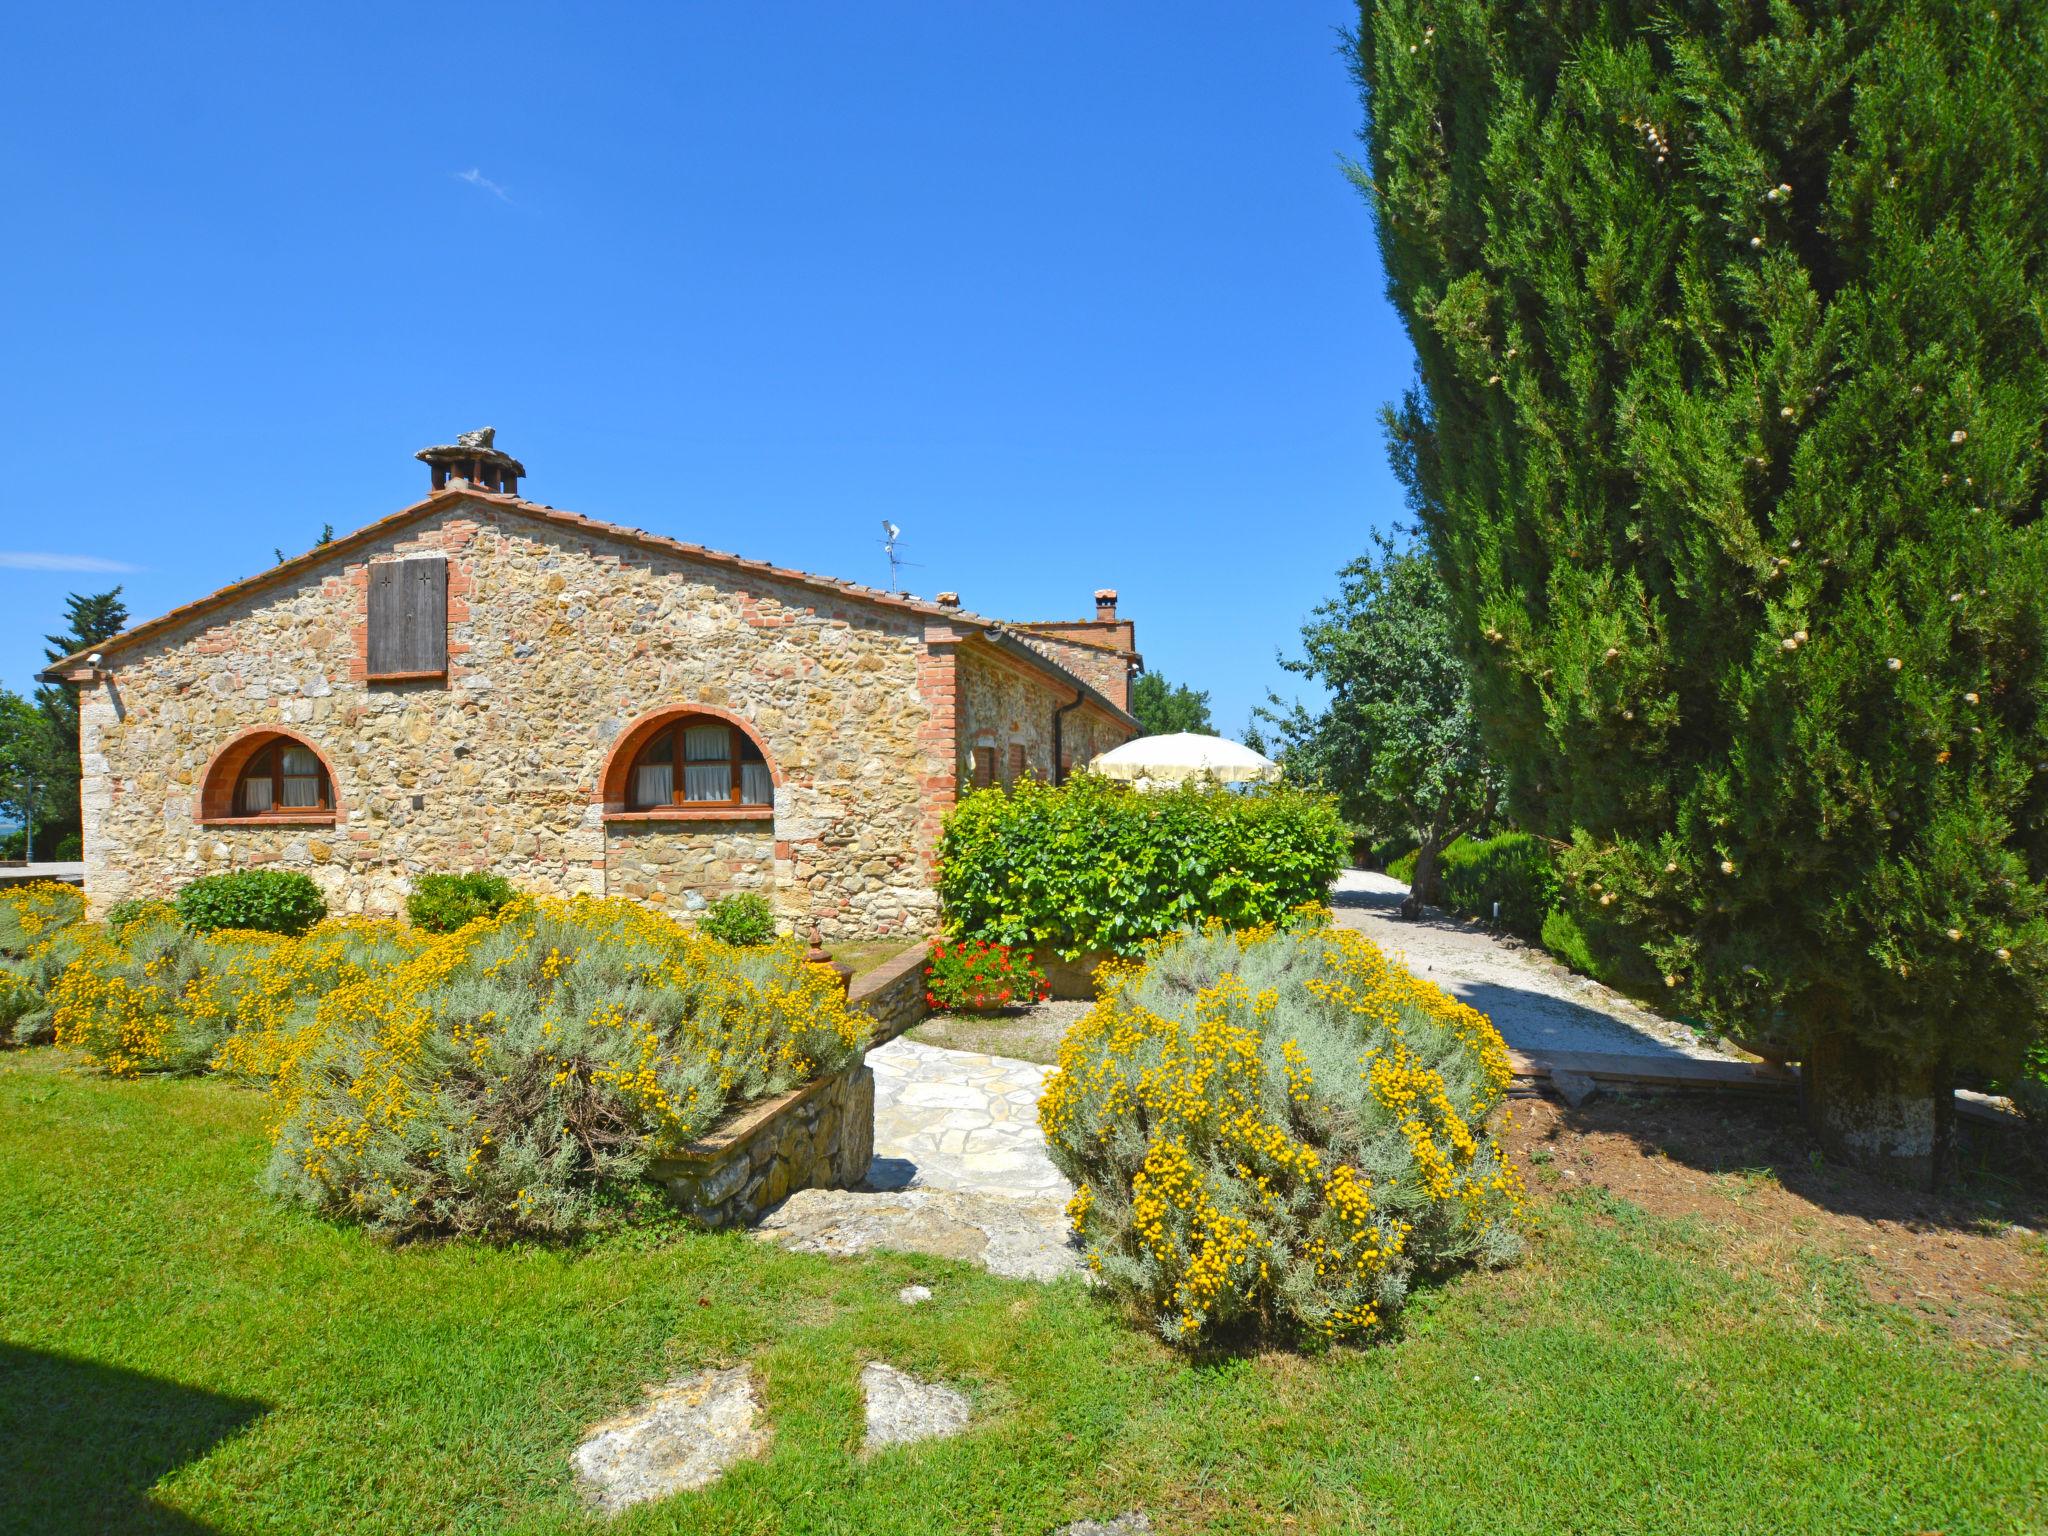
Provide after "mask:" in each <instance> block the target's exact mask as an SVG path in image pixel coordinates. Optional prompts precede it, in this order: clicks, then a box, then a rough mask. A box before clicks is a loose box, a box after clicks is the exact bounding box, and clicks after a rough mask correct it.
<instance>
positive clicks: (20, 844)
mask: <svg viewBox="0 0 2048 1536" xmlns="http://www.w3.org/2000/svg"><path fill="white" fill-rule="evenodd" d="M76 758H77V754H76V753H75V752H69V753H67V751H66V749H65V746H64V739H63V738H62V737H61V736H60V735H59V734H58V731H57V727H56V726H55V725H53V724H52V723H51V720H50V717H49V715H48V714H46V713H45V712H44V711H43V710H40V709H38V708H37V707H36V706H35V705H34V704H32V703H30V702H29V701H28V700H27V699H24V698H23V697H22V696H21V695H20V694H18V693H15V692H12V691H11V690H9V689H6V688H0V812H5V813H6V814H7V815H8V816H10V817H12V818H13V819H14V820H15V821H18V822H19V823H20V824H21V826H20V829H19V830H18V831H17V832H16V833H15V834H13V835H12V836H10V837H9V838H8V839H7V841H8V843H9V844H10V846H9V848H8V856H9V857H20V856H23V855H24V854H26V853H28V852H33V853H34V854H35V856H36V857H37V858H38V859H47V858H50V857H52V856H53V855H52V853H51V851H50V850H51V848H52V846H53V845H54V843H55V842H56V841H57V840H58V838H59V837H61V835H62V834H61V831H60V828H59V824H60V823H61V822H62V819H63V814H64V807H65V806H66V805H67V804H69V803H70V802H72V801H75V800H76V798H77V790H76V786H75V785H73V784H72V783H71V781H72V778H73V777H74V776H75V774H76V772H77V763H76ZM67 785H68V786H70V787H69V788H67ZM67 796H68V799H67Z"/></svg>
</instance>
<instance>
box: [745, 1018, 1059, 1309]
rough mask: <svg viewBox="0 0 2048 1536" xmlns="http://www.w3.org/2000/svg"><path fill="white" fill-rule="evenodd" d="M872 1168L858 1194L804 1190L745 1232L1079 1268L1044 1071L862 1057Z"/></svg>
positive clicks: (1000, 1062) (816, 1247) (804, 1243)
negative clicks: (869, 1090)
mask: <svg viewBox="0 0 2048 1536" xmlns="http://www.w3.org/2000/svg"><path fill="white" fill-rule="evenodd" d="M868 1065H869V1066H870V1067H871V1068H873V1069H874V1074H875V1161H874V1163H873V1165H872V1166H871V1167H870V1168H869V1170H868V1177H867V1182H866V1184H865V1185H863V1186H862V1187H861V1188H859V1189H804V1190H799V1191H797V1193H795V1194H793V1195H791V1196H790V1197H789V1199H787V1200H785V1201H784V1202H783V1203H782V1204H781V1205H779V1206H777V1207H776V1208H775V1209H774V1210H773V1211H771V1212H770V1213H769V1214H768V1216H767V1217H766V1218H765V1219H763V1221H762V1222H761V1224H760V1225H759V1226H758V1227H757V1228H755V1232H756V1234H757V1235H758V1236H759V1237H760V1238H762V1239H763V1240H764V1241H768V1242H774V1243H780V1244H781V1245H782V1246H783V1247H785V1248H791V1249H794V1250H796V1251H797V1252H800V1253H828V1254H840V1255H847V1254H856V1253H865V1252H867V1251H868V1250H870V1249H874V1248H890V1249H895V1250H898V1251H900V1252H907V1253H925V1254H931V1255H933V1256H934V1257H937V1258H947V1259H964V1260H967V1261H969V1262H971V1263H975V1264H979V1265H981V1266H982V1267H983V1268H984V1269H988V1270H991V1271H993V1272H994V1273H996V1274H999V1275H1009V1276H1012V1277H1014V1278H1017V1279H1025V1280H1054V1279H1057V1278H1059V1277H1060V1276H1061V1275H1067V1274H1074V1273H1077V1272H1078V1271H1079V1269H1080V1256H1079V1254H1078V1253H1077V1252H1076V1251H1075V1250H1074V1248H1073V1247H1072V1246H1071V1245H1070V1243H1069V1241H1068V1228H1067V1216H1066V1202H1067V1200H1068V1199H1069V1197H1071V1196H1072V1194H1073V1192H1074V1188H1073V1186H1072V1185H1071V1184H1069V1183H1068V1182H1067V1181H1066V1180H1065V1179H1064V1178H1062V1177H1061V1176H1060V1171H1059V1170H1058V1169H1057V1168H1055V1167H1053V1165H1052V1160H1051V1159H1050V1158H1049V1157H1048V1156H1047V1155H1046V1151H1045V1137H1044V1135H1043V1134H1042V1133H1041V1132H1040V1131H1039V1129H1038V1096H1039V1094H1040V1092H1041V1091H1042V1090H1043V1088H1044V1086H1045V1079H1046V1076H1047V1074H1049V1073H1050V1072H1051V1070H1052V1069H1051V1068H1050V1067H1042V1066H1039V1065H1038V1064H1036V1063H1035V1062H1029V1061H1015V1060H1012V1059H1011V1058H1009V1057H1006V1056H983V1055H980V1054H978V1053H976V1052H972V1051H950V1050H946V1049H944V1048H942V1047H940V1046H935V1045H923V1044H920V1043H918V1042H917V1041H914V1040H906V1039H902V1038H900V1037H899V1038H898V1039H895V1040H891V1041H890V1042H889V1043H888V1044H886V1045H881V1046H877V1047H876V1048H875V1049H874V1050H872V1051H870V1052H868Z"/></svg>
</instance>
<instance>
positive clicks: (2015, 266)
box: [1354, 0, 2048, 1180]
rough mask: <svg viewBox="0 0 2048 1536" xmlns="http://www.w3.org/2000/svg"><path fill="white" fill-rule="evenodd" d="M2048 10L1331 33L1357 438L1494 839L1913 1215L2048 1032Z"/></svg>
mask: <svg viewBox="0 0 2048 1536" xmlns="http://www.w3.org/2000/svg"><path fill="white" fill-rule="evenodd" d="M2044 14H2048V5H2044V0H2018V3H2015V0H1977V3H1974V4H1971V5H1963V4H1959V3H1954V0H1840V3H1820V0H1775V3H1762V0H1678V3H1672V0H1655V3H1652V0H1606V3H1604V4H1597V5H1596V4H1592V3H1587V0H1377V3H1375V0H1365V3H1364V4H1362V6H1361V25H1360V28H1359V31H1358V33H1357V34H1356V36H1355V38H1354V48H1355V62H1356V67H1357V72H1358V78H1359V82H1360V86H1361V90H1362V93H1363V97H1364V101H1365V105H1366V115H1367V130H1366V139H1367V144H1368V146H1369V160H1368V162H1367V163H1366V164H1365V165H1363V166H1360V167H1357V168H1355V172H1354V174H1355V176H1356V177H1357V179H1358V180H1359V181H1360V182H1361V184H1362V185H1363V186H1364V187H1365V189H1366V190H1367V192H1368V195H1369V197H1370V199H1371V201H1372V204H1373V207H1374V210H1375V213H1376V217H1377V223H1378V229H1379V236H1380V244H1381V249H1382V252H1383V255H1384V260H1385V266H1386V270H1387V274H1388V282H1389V288H1390V291H1391V294H1392V297H1393V300H1394V302H1395V304H1396V305H1397V307H1398V308H1399V311H1400V313H1401V315H1402V317H1403V319H1404V321H1405V322H1406V324H1407V327H1408V330H1409V334H1410V336H1411V337H1412V339H1413V341H1414V345H1415V350H1416V354H1417V357H1418V360H1419V374H1420V379H1419V385H1418V388H1417V389H1416V390H1415V391H1413V392H1412V393H1411V394H1410V396H1409V398H1408V399H1407V400H1406V401H1405V403H1404V404H1403V405H1402V406H1400V407H1399V408H1398V409H1395V410H1392V411H1390V412H1389V425H1390V436H1391V441H1392V451H1393V454H1394V458H1395V462H1396V467H1397V468H1398V469H1399V470H1400V471H1401V472H1402V474H1403V475H1404V477H1405V479H1406V481H1407V483H1408V486H1409V490H1410V493H1411V495H1412V497H1413V500H1414V503H1415V506H1416V508H1417V511H1418V513H1419V515H1420V517H1421V519H1422V521H1423V524H1424V526H1425V528H1426V530H1427V533H1428V536H1429V539H1430V543H1431V547H1432V550H1433V552H1434V554H1435V556H1436V558H1437V560H1438V562H1439V565H1440V567H1441V569H1442V572H1443V575H1444V578H1445V581H1446V582H1447V584H1448V585H1449V587H1450V589H1451V592H1452V597H1453V604H1454V609H1455V612H1456V622H1457V631H1458V635H1459V639H1460V643H1461V645H1462V646H1463V647H1464V648H1465V651H1466V654H1467V657H1468V659H1469V660H1470V662H1471V663H1472V666H1473V669H1474V673H1475V697H1476V700H1477V707H1478V709H1479V712H1480V715H1481V719H1482V721H1483V723H1484V725H1485V728H1486V730H1487V732H1488V735H1489V740H1490V742H1491V744H1492V746H1493V748H1494V750H1495V751H1496V753H1497V754H1498V755H1499V756H1500V757H1501V758H1502V759H1503V762H1504V764H1505V766H1506V768H1507V770H1508V772H1509V778H1510V787H1509V795H1510V804H1511V806H1512V807H1513V809H1514V811H1515V812H1516V814H1517V815H1518V816H1519V817H1520V818H1521V819H1522V820H1523V821H1524V823H1525V824H1528V825H1531V826H1534V827H1537V828H1540V829H1542V830H1545V831H1548V832H1550V833H1552V834H1553V835H1556V836H1559V837H1566V836H1570V837H1573V838H1574V844H1573V851H1572V853H1571V854H1570V855H1569V857H1568V859H1567V873H1568V875H1569V876H1570V877H1571V878H1572V879H1574V880H1576V881H1577V882H1579V884H1580V888H1581V890H1582V891H1583V892H1585V893H1586V894H1587V895H1588V896H1589V897H1591V898H1592V899H1595V900H1598V901H1600V902H1601V903H1602V904H1603V908H1604V911H1605V913H1606V914H1607V915H1611V916H1612V917H1613V918H1614V919H1615V920H1617V921H1620V922H1624V923H1626V924H1628V925H1630V927H1631V928H1632V929H1633V930H1634V931H1636V932H1638V933H1640V934H1641V935H1642V937H1643V938H1644V940H1645V943H1646V947H1647V948H1648V950H1649V952H1650V954H1651V955H1652V956H1653V958H1655V959H1656V960H1657V962H1658V964H1659V967H1660V969H1661V970H1662V971H1663V972H1664V975H1665V981H1666V983H1667V985H1669V986H1670V988H1671V989H1672V993H1673V997H1674V1000H1675V1001H1676V1002H1677V1003H1678V1004H1679V1005H1680V1006H1684V1007H1690V1008H1691V1009H1694V1010H1697V1011H1699V1012H1700V1013H1702V1014H1704V1015H1706V1016H1708V1017H1710V1018H1712V1019H1714V1020H1716V1021H1718V1022H1720V1023H1722V1024H1724V1025H1725V1026H1727V1027H1728V1028H1730V1029H1731V1030H1733V1031H1735V1032H1736V1033H1737V1034H1738V1035H1740V1036H1743V1037H1746V1038H1749V1039H1751V1040H1754V1041H1759V1042H1761V1041H1764V1040H1773V1041H1781V1042H1783V1044H1784V1046H1785V1048H1786V1049H1787V1050H1788V1051H1789V1052H1791V1053H1792V1054H1794V1055H1796V1056H1798V1057H1799V1058H1800V1059H1801V1061H1802V1063H1803V1066H1804V1068H1805V1083H1806V1090H1807V1102H1808V1106H1809V1110H1810V1113H1811V1115H1812V1120H1813V1124H1814V1128H1815V1130H1816V1132H1817V1133H1818V1134H1819V1136H1820V1137H1821V1139H1822V1142H1823V1144H1824V1145H1825V1146H1827V1147H1829V1148H1830V1149H1831V1150H1833V1151H1835V1152H1838V1153H1841V1154H1845V1155H1847V1156H1850V1157H1852V1158H1855V1159H1857V1160H1860V1161H1865V1162H1869V1163H1872V1164H1875V1165H1878V1166H1883V1167H1888V1168H1890V1169H1891V1170H1892V1171H1893V1172H1895V1173H1897V1174H1900V1175H1903V1176H1906V1177H1910V1178H1914V1179H1916V1180H1917V1179H1923V1178H1928V1177H1938V1176H1939V1173H1940V1171H1941V1167H1942V1164H1943V1161H1944V1159H1945V1157H1946V1153H1947V1144H1948V1137H1947V1132H1948V1116H1949V1113H1950V1108H1951V1105H1952V1096H1951V1095H1950V1094H1949V1092H1948V1087H1949V1084H1950V1083H1951V1082H1952V1080H1953V1074H1954V1073H1956V1072H1957V1071H1973V1072H1987V1073H1994V1074H1995V1073H1998V1072H2002V1071H2005V1070H2008V1069H2009V1068H2010V1067H2011V1066H2012V1064H2013V1063H2014V1061H2015V1060H2016V1058H2017V1056H2018V1054H2019V1053H2020V1051H2021V1050H2022V1048H2023V1047H2024V1045H2025V1043H2026V1042H2027V1041H2028V1039H2029V1038H2030V1037H2033V1036H2036V1035H2037V1034H2038V1033H2039V1032H2040V1030H2041V1029H2042V1025H2043V1020H2044V1016H2048V1001H2044V998H2048V922H2044V916H2043V913H2044V875H2048V724H2044V721H2048V712H2044V708H2043V705H2044V701H2048V670H2044V660H2043V654H2044V646H2048V525H2044V523H2043V521H2042V478H2043V476H2042V469H2043V458H2042V437H2043V425H2044V422H2043V417H2044V412H2048V113H2044V111H2043V108H2042V103H2043V102H2048V64H2044V59H2048V37H2044V34H2048V25H2044Z"/></svg>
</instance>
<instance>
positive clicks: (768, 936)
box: [697, 891, 775, 947]
mask: <svg viewBox="0 0 2048 1536" xmlns="http://www.w3.org/2000/svg"><path fill="white" fill-rule="evenodd" d="M697 931H698V932H699V933H701V934H703V935H704V937H705V938H707V939H716V940H718V942H719V943H721V944H737V945H741V946H743V947H744V946H747V945H753V944H773V943H774V942H775V909H774V908H773V907H771V906H770V905H769V904H768V898H767V897H766V896H763V895H761V894H760V892H758V891H735V892H734V893H733V894H732V895H730V896H721V897H719V898H718V900H716V901H714V902H712V903H711V905H710V906H708V907H706V908H705V909H704V910H703V911H702V912H700V913H699V914H698V915H697Z"/></svg>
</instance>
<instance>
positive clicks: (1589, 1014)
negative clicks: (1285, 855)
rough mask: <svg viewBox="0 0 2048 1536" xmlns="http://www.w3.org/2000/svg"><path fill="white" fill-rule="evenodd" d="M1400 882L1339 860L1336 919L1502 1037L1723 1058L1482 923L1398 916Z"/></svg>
mask: <svg viewBox="0 0 2048 1536" xmlns="http://www.w3.org/2000/svg"><path fill="white" fill-rule="evenodd" d="M1407 894H1408V887H1407V886H1405V885H1403V884H1402V883H1401V882H1400V881H1398V880H1395V879H1392V878H1390V877H1388V876H1386V875H1376V874H1371V873H1369V872H1367V871H1365V870H1362V869H1347V870H1346V871H1344V873H1343V874H1341V875H1339V876H1338V877H1337V883H1336V884H1335V885H1334V886H1333V887H1332V888H1331V892H1330V899H1331V903H1332V904H1333V905H1334V906H1335V907H1336V910H1337V924H1338V926H1339V927H1343V928H1355V929H1357V930H1358V931H1359V932H1361V933H1363V934H1364V935H1365V936H1366V937H1367V938H1369V939H1371V940H1372V941H1373V942H1374V943H1375V944H1377V945H1379V946H1380V948H1382V949H1384V950H1385V951H1387V953H1388V954H1397V955H1401V956H1403V957H1404V958H1405V960H1406V963H1407V965H1408V968H1409V969H1410V970H1412V971H1414V972H1415V973H1416V974H1417V975H1418V976H1423V977H1427V978H1428V979H1429V980H1430V981H1433V982H1435V983H1436V984H1437V985H1438V986H1440V987H1442V988H1443V989H1444V990H1445V991H1446V992H1449V993H1450V994H1451V995H1452V996H1454V997H1456V998H1458V999H1460V1000H1461V1001H1463V1002H1467V1003H1470V1004H1471V1005H1472V1006H1473V1007H1474V1008H1477V1009H1478V1010H1479V1011H1480V1012H1481V1013H1483V1014H1486V1015H1487V1016H1488V1017H1490V1018H1491V1019H1492V1020H1493V1022H1494V1025H1495V1027H1496V1028H1498V1029H1499V1030H1500V1032H1501V1036H1502V1038H1504V1039H1505V1040H1506V1041H1507V1043H1508V1044H1509V1046H1510V1047H1512V1048H1513V1049H1515V1050H1518V1051H1521V1052H1523V1053H1524V1054H1526V1055H1530V1056H1543V1055H1546V1054H1548V1053H1550V1052H1553V1051H1603V1052H1608V1053H1611V1054H1614V1055H1626V1056H1652V1057H1658V1056H1662V1057H1670V1056H1674V1055H1676V1056H1692V1057H1698V1058H1703V1059H1707V1060H1731V1059H1737V1058H1734V1056H1733V1054H1732V1053H1731V1052H1729V1051H1726V1050H1722V1049H1720V1048H1719V1047H1716V1046H1712V1045H1707V1044H1704V1043H1702V1042H1701V1040H1700V1039H1699V1037H1698V1036H1697V1035H1695V1034H1694V1033H1693V1032H1692V1031H1691V1030H1690V1029H1688V1028H1686V1026H1685V1025H1683V1024H1678V1023H1674V1022H1673V1021H1672V1020H1670V1019H1666V1018H1663V1017H1662V1016H1660V1015H1658V1014H1656V1013H1653V1012H1651V1011H1650V1010H1649V1009H1647V1008H1645V1007H1643V1006H1642V1005H1641V1004H1639V1003H1637V1002H1635V1001H1633V1000H1632V999H1630V998H1626V997H1623V996H1622V995H1621V994H1620V993H1619V992H1614V991H1610V990H1609V989H1608V988H1606V987H1603V986H1601V985H1600V983H1599V982H1597V981H1594V980H1592V979H1590V978H1589V977H1585V976H1580V975H1577V974H1575V973H1574V972H1571V971H1568V970H1566V969H1565V968H1564V967H1563V966H1561V965H1559V964H1558V963H1557V962H1556V961H1555V960H1553V959H1551V958H1550V956H1549V955H1548V954H1546V953H1545V952H1544V951H1543V950H1542V949H1540V948H1538V947H1537V946H1535V945H1533V944H1526V943H1524V942H1523V941H1522V940H1520V939H1518V938H1515V937H1513V936H1511V935H1505V934H1496V933H1489V932H1488V931H1487V930H1486V929H1485V928H1484V927H1483V926H1482V925H1481V924H1479V923H1476V922H1466V921H1464V920H1463V919H1460V918H1455V917H1449V916H1446V915H1445V914H1443V913H1441V912H1436V911H1431V912H1429V913H1428V914H1427V915H1426V916H1423V917H1420V918H1417V919H1415V920H1414V921H1412V922H1404V921H1403V920H1402V918H1401V916H1400V906H1401V900H1402V898H1403V897H1405V896H1406V895H1407Z"/></svg>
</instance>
